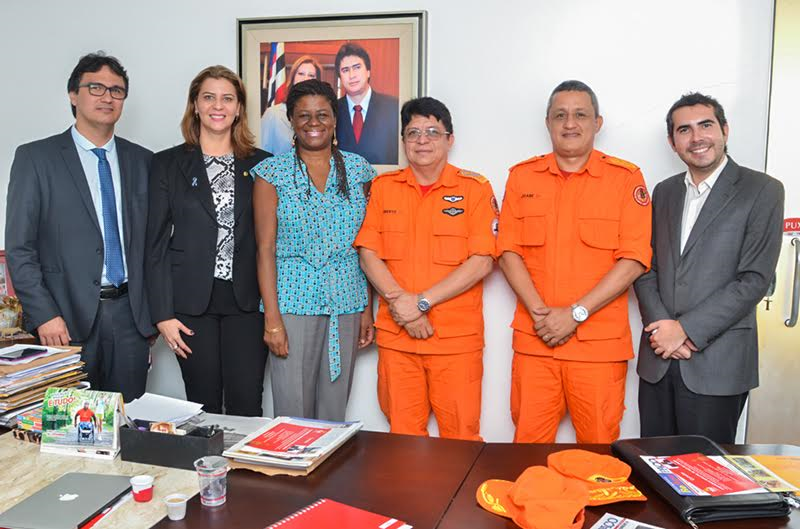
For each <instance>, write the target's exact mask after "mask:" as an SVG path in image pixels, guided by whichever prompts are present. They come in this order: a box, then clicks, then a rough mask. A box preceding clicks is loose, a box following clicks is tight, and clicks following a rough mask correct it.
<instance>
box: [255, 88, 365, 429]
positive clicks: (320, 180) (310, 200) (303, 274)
mask: <svg viewBox="0 0 800 529" xmlns="http://www.w3.org/2000/svg"><path fill="white" fill-rule="evenodd" d="M286 111H287V112H286V113H287V115H288V116H289V120H290V121H291V123H292V128H293V129H294V134H295V139H294V149H292V150H291V151H289V152H288V153H285V154H282V155H280V156H276V157H274V158H270V159H267V160H264V161H263V162H262V163H260V164H259V165H257V166H256V167H254V168H253V170H252V173H253V174H254V175H255V176H257V177H258V178H256V179H255V180H256V182H255V185H254V189H253V209H254V213H255V222H256V241H257V245H258V283H259V289H260V291H261V297H262V299H263V302H264V325H265V328H264V341H265V342H266V344H267V345H268V346H269V349H270V350H271V351H272V353H273V356H272V361H271V362H270V373H271V378H272V398H273V402H274V405H275V416H279V415H288V416H294V417H309V418H318V419H325V420H334V421H341V420H344V417H345V409H346V407H347V398H348V395H349V393H350V386H351V378H352V374H353V367H354V360H355V358H354V356H355V351H356V350H357V349H359V348H362V347H366V346H367V345H369V344H370V343H372V340H373V337H374V329H373V326H372V323H373V320H372V308H371V303H370V298H371V296H370V293H369V290H368V287H367V281H366V278H365V277H364V274H363V273H362V272H361V268H359V264H358V253H357V252H356V250H355V249H354V248H353V240H354V239H355V236H356V234H357V233H358V230H359V228H360V227H361V222H362V221H363V220H364V212H365V208H366V202H367V198H366V197H367V195H366V189H367V187H368V184H369V183H370V182H371V181H372V178H373V177H374V176H375V170H374V169H373V168H372V166H370V165H369V163H368V162H367V161H366V160H365V159H364V158H362V157H361V156H358V155H357V154H353V153H349V152H343V151H340V150H339V149H338V148H337V147H336V144H335V141H334V131H335V130H336V95H335V94H334V92H333V89H332V88H331V86H330V85H329V84H328V83H324V82H321V81H319V80H316V79H312V80H309V81H303V82H302V83H298V84H296V85H294V86H293V87H292V89H291V91H290V92H289V95H288V97H287V101H286Z"/></svg>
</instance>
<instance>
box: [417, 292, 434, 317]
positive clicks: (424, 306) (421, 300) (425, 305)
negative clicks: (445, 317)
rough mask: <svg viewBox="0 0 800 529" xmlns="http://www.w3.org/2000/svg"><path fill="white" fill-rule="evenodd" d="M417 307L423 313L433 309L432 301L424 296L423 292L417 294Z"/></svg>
mask: <svg viewBox="0 0 800 529" xmlns="http://www.w3.org/2000/svg"><path fill="white" fill-rule="evenodd" d="M417 309H418V310H419V311H420V312H422V313H423V314H424V313H426V312H428V311H429V310H431V302H430V301H428V300H427V298H425V297H423V296H422V294H417Z"/></svg>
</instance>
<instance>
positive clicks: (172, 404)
mask: <svg viewBox="0 0 800 529" xmlns="http://www.w3.org/2000/svg"><path fill="white" fill-rule="evenodd" d="M202 411H203V405H202V404H198V403H196V402H189V401H186V400H181V399H173V398H172V397H165V396H164V395H156V394H154V393H145V394H144V395H142V396H141V397H139V398H138V399H135V400H133V401H131V402H129V403H126V404H125V413H126V414H127V416H128V418H130V419H131V420H140V421H148V422H171V423H175V425H176V426H177V425H180V424H183V423H185V422H186V421H188V420H189V419H191V418H192V417H195V416H196V415H198V414H199V413H200V412H202Z"/></svg>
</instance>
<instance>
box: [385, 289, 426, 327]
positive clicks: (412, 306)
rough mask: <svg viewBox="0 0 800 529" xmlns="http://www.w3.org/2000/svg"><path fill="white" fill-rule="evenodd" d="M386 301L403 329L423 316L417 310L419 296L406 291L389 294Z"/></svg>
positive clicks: (393, 317) (393, 316)
mask: <svg viewBox="0 0 800 529" xmlns="http://www.w3.org/2000/svg"><path fill="white" fill-rule="evenodd" d="M386 301H387V302H388V303H389V312H390V313H391V314H392V319H394V321H395V323H397V325H400V326H401V327H402V326H404V325H405V324H407V323H409V322H412V321H414V320H416V319H418V318H419V317H420V316H422V312H420V310H419V309H418V308H417V296H416V295H414V294H412V293H410V292H405V291H402V290H401V291H396V292H387V293H386Z"/></svg>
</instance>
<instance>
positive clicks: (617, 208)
mask: <svg viewBox="0 0 800 529" xmlns="http://www.w3.org/2000/svg"><path fill="white" fill-rule="evenodd" d="M545 123H546V125H547V129H548V131H549V132H550V139H551V142H552V144H553V152H552V153H550V154H546V155H542V156H537V157H534V158H531V159H529V160H526V161H524V162H521V163H518V164H517V165H515V166H514V167H512V168H511V173H510V175H509V177H508V182H507V184H506V194H505V198H504V200H503V211H502V214H501V216H500V231H499V235H498V238H497V249H498V253H500V254H501V257H500V267H501V268H502V270H503V273H504V274H505V275H506V278H507V279H508V282H509V284H510V285H511V287H512V288H513V289H514V292H516V294H517V300H518V302H517V309H516V313H515V314H514V321H513V323H512V325H511V326H512V327H513V329H514V338H513V347H514V360H513V364H512V375H511V416H512V419H513V420H514V424H515V425H516V427H517V429H516V434H515V436H514V440H515V441H516V442H540V443H552V442H554V441H555V437H556V431H557V430H558V425H559V422H560V421H561V418H562V417H563V416H564V413H565V411H566V410H567V408H568V409H569V411H570V415H571V417H572V424H573V425H574V426H575V431H576V435H577V440H578V442H579V443H609V442H611V441H614V440H615V439H616V438H617V437H619V423H620V421H621V420H622V413H623V411H624V409H625V405H624V400H625V376H626V373H627V368H628V364H627V360H629V359H630V358H633V345H632V342H631V330H630V326H629V324H628V296H627V291H628V287H630V285H631V283H633V281H634V280H635V279H636V278H637V277H639V276H640V275H641V274H642V273H643V272H645V271H646V269H647V268H648V267H649V264H650V257H651V249H650V231H651V230H650V222H651V221H650V196H649V195H648V193H647V189H646V188H645V185H644V179H643V178H642V173H641V172H640V171H639V168H638V167H636V166H635V165H634V164H632V163H630V162H626V161H624V160H620V159H618V158H612V157H611V156H607V155H605V154H603V153H602V152H600V151H597V150H595V149H594V138H595V135H596V134H597V132H598V131H599V130H600V127H601V126H602V124H603V118H602V117H601V116H600V114H599V109H598V104H597V97H596V96H595V94H594V92H593V91H592V89H591V88H589V87H588V86H587V85H585V84H584V83H582V82H580V81H565V82H563V83H561V84H560V85H558V86H557V87H556V88H555V90H553V93H552V94H551V95H550V100H549V102H548V105H547V116H546V118H545Z"/></svg>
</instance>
